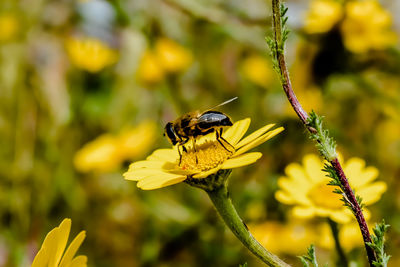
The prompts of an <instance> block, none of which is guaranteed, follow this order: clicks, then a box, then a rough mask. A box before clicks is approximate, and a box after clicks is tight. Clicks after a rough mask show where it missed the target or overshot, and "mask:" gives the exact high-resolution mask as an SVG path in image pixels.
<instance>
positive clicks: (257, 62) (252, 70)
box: [241, 55, 274, 87]
mask: <svg viewBox="0 0 400 267" xmlns="http://www.w3.org/2000/svg"><path fill="white" fill-rule="evenodd" d="M241 70H242V72H243V75H244V76H245V77H246V78H247V79H249V80H250V81H251V82H253V83H255V84H257V85H259V86H262V87H267V86H268V85H270V83H271V81H272V79H273V77H274V74H273V73H272V67H271V65H270V64H269V62H268V60H267V59H266V58H265V57H262V56H259V55H252V56H249V57H247V58H246V59H244V60H243V62H242V64H241Z"/></svg>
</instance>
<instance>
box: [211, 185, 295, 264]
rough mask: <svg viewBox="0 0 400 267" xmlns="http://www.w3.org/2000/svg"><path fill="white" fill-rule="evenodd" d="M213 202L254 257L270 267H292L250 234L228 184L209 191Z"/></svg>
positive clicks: (226, 222)
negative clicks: (239, 213) (230, 195)
mask: <svg viewBox="0 0 400 267" xmlns="http://www.w3.org/2000/svg"><path fill="white" fill-rule="evenodd" d="M207 193H208V195H209V197H210V199H211V201H212V202H213V204H214V206H215V208H216V209H217V211H218V213H219V214H220V216H221V217H222V219H223V220H224V222H225V224H226V225H227V226H228V227H229V229H231V231H232V232H233V233H234V234H235V236H236V237H237V238H238V239H239V240H240V241H241V242H242V243H243V245H244V246H245V247H246V248H247V249H249V250H250V251H251V252H252V253H253V254H254V255H256V256H257V257H258V258H259V259H260V260H262V261H263V262H264V263H265V264H267V265H268V266H273V267H283V266H290V265H288V264H287V263H285V262H283V261H282V260H281V259H279V258H278V257H277V256H276V255H274V254H272V253H271V252H269V251H268V250H266V249H265V248H264V247H263V246H262V245H261V244H260V243H259V242H258V241H257V240H256V239H255V238H254V237H253V236H252V234H251V233H250V232H249V230H248V229H247V226H246V225H245V224H244V223H243V221H242V219H241V218H240V217H239V215H238V213H237V212H236V209H235V207H234V206H233V204H232V201H231V199H230V198H229V192H228V189H227V187H226V184H223V185H221V186H220V187H217V188H215V189H213V190H212V191H207Z"/></svg>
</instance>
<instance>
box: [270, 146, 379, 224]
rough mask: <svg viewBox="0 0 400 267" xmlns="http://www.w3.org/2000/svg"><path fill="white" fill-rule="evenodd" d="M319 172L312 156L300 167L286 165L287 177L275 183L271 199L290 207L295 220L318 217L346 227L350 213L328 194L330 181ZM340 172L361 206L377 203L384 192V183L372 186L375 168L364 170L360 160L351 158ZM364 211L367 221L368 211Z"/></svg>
mask: <svg viewBox="0 0 400 267" xmlns="http://www.w3.org/2000/svg"><path fill="white" fill-rule="evenodd" d="M322 168H323V162H322V160H321V159H320V158H319V157H318V156H317V155H313V154H308V155H306V156H304V158H303V166H301V165H300V164H297V163H291V164H289V165H288V166H287V167H286V168H285V173H286V175H287V177H281V178H279V180H278V185H279V187H280V190H278V192H276V195H275V197H276V199H277V200H278V201H280V202H282V203H285V204H289V205H294V206H295V207H294V208H293V209H292V212H293V214H294V216H296V217H298V218H310V217H313V216H321V217H329V218H331V219H332V220H334V221H336V222H339V223H347V222H349V221H350V219H351V218H352V213H351V211H350V210H349V209H348V208H346V207H344V206H343V203H342V202H341V201H340V198H341V196H340V195H338V194H335V193H333V192H332V191H333V189H334V187H332V186H328V185H327V183H328V182H329V180H330V178H328V177H326V175H325V173H324V172H323V171H322ZM343 169H344V173H345V174H346V175H347V178H348V180H349V183H350V185H351V187H352V188H353V190H355V192H356V194H357V195H359V196H360V197H362V199H363V204H364V205H366V206H368V205H371V204H373V203H375V202H377V201H378V200H379V199H380V197H381V195H382V194H383V192H385V191H386V183H385V182H373V181H374V180H375V179H376V178H377V177H378V174H379V171H378V170H377V169H376V168H375V167H365V161H364V160H362V159H360V158H351V159H349V160H348V161H347V162H345V163H344V164H343ZM364 210H365V212H366V214H365V215H366V217H368V215H369V213H368V210H367V209H364Z"/></svg>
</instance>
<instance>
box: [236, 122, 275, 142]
mask: <svg viewBox="0 0 400 267" xmlns="http://www.w3.org/2000/svg"><path fill="white" fill-rule="evenodd" d="M274 126H275V124H268V125H265V126H264V127H262V128H260V129H258V130H257V131H255V132H253V133H251V134H250V135H248V136H246V137H245V138H243V139H242V140H241V141H240V142H239V143H238V144H237V145H236V146H235V147H237V148H241V147H242V146H244V145H246V144H248V143H250V142H252V141H254V140H255V139H256V138H258V137H260V136H261V135H263V134H265V133H266V132H268V130H269V129H271V128H272V127H274Z"/></svg>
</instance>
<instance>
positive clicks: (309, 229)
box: [248, 218, 364, 255]
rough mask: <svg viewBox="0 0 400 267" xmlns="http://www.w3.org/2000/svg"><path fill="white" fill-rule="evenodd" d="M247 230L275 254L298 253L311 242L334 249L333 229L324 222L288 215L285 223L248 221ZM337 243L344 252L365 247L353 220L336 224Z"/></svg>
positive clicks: (301, 252) (304, 249) (303, 250)
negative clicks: (337, 227) (255, 222)
mask: <svg viewBox="0 0 400 267" xmlns="http://www.w3.org/2000/svg"><path fill="white" fill-rule="evenodd" d="M248 227H249V229H250V232H251V233H252V234H253V235H254V237H255V238H256V239H257V240H258V241H259V242H260V243H261V244H262V245H263V246H264V247H266V248H267V249H268V250H269V251H271V252H272V253H274V254H290V255H301V254H304V252H306V250H307V247H309V245H310V244H315V245H317V246H318V247H321V248H325V249H329V250H332V249H335V241H334V239H333V236H332V229H331V227H330V226H329V225H328V223H326V222H318V221H315V220H299V219H297V218H290V219H289V221H288V222H286V223H282V222H278V221H266V222H262V223H258V224H248ZM279 240H284V242H282V241H280V242H278V241H279ZM339 240H340V245H341V246H342V248H343V249H344V250H345V251H351V250H352V249H354V248H358V247H362V246H364V243H363V239H362V235H361V232H360V228H359V226H358V224H357V223H356V222H351V223H348V224H344V225H340V226H339Z"/></svg>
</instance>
